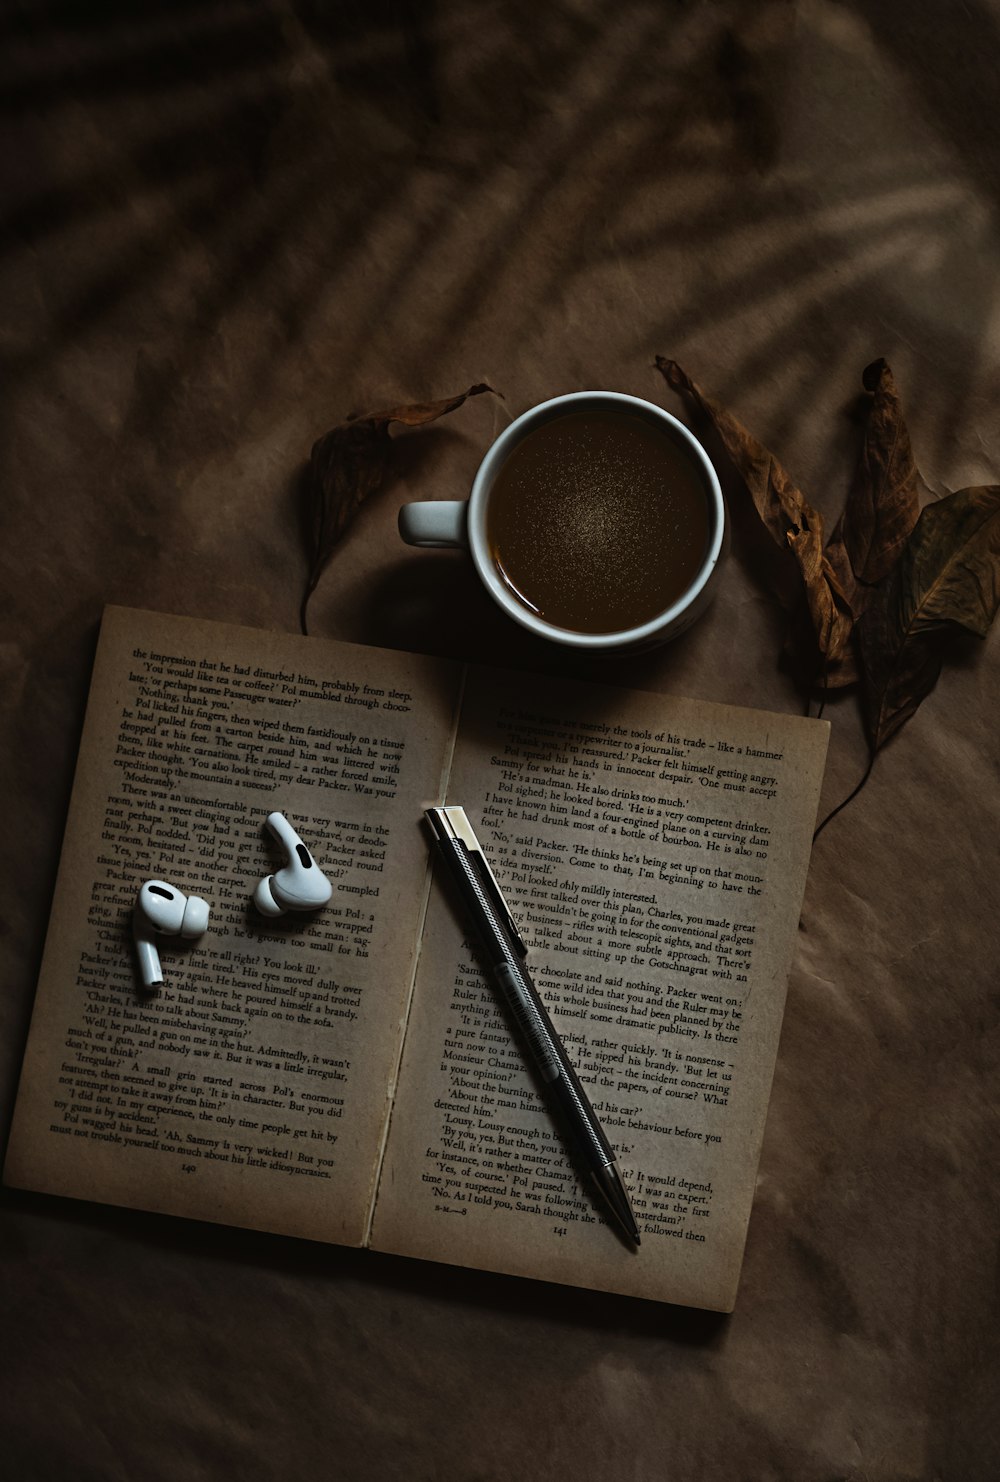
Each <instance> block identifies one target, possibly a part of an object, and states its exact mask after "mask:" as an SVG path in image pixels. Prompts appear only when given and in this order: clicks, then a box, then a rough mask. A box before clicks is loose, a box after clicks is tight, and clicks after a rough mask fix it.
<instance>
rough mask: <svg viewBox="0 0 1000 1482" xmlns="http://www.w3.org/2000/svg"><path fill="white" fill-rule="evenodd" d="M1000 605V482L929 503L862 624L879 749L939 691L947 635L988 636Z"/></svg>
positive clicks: (869, 705) (868, 702)
mask: <svg viewBox="0 0 1000 1482" xmlns="http://www.w3.org/2000/svg"><path fill="white" fill-rule="evenodd" d="M998 605H1000V485H991V486H989V487H979V488H972V489H961V490H959V492H958V493H957V494H949V495H947V496H946V497H945V498H944V499H940V500H938V501H937V503H936V504H929V505H928V506H927V507H926V509H925V510H924V511H923V513H922V514H921V516H920V518H919V520H918V521H917V524H916V526H915V528H914V530H913V533H912V535H911V536H910V538H909V540H908V541H907V543H906V545H905V546H904V548H903V553H902V555H901V557H900V559H899V561H898V563H897V565H896V566H895V568H894V569H893V571H892V573H891V575H890V576H889V578H888V580H887V581H886V582H885V584H884V585H883V586H882V587H880V588H878V589H877V590H876V591H875V592H874V593H873V594H872V595H871V596H870V598H869V602H868V608H867V611H866V612H865V615H864V617H863V618H862V619H861V622H860V623H859V624H858V636H859V640H860V644H861V653H862V657H863V659H864V666H865V697H866V708H867V712H868V723H869V729H870V733H871V743H872V751H873V753H874V752H876V751H878V750H879V748H880V747H882V746H884V745H885V743H886V741H888V739H889V737H890V736H892V735H894V734H895V732H896V731H898V730H899V728H900V727H901V726H902V725H904V724H905V723H906V721H908V720H909V718H910V716H911V715H912V714H913V713H914V711H915V710H916V709H917V707H918V706H919V704H920V702H921V701H922V700H923V699H924V698H925V697H926V696H927V695H928V694H929V693H930V691H931V690H932V689H933V687H934V684H935V683H936V681H937V677H938V674H939V673H940V671H941V662H942V659H943V657H944V651H945V649H946V647H947V643H948V640H949V638H951V637H954V636H955V634H956V633H957V632H958V630H959V629H965V630H966V631H968V632H970V633H975V634H978V636H979V637H980V638H984V637H985V636H986V633H987V631H988V629H989V626H990V624H991V622H992V621H993V618H994V615H995V614H996V610H997V607H998Z"/></svg>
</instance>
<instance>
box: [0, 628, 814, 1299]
mask: <svg viewBox="0 0 1000 1482" xmlns="http://www.w3.org/2000/svg"><path fill="white" fill-rule="evenodd" d="M826 739H827V727H826V725H825V724H824V723H821V722H815V721H805V720H796V719H793V718H788V717H779V716H771V715H767V714H762V713H758V712H749V711H740V710H733V709H725V708H723V707H718V706H711V705H703V704H697V703H694V702H689V701H680V700H669V699H664V698H663V697H658V696H651V695H643V694H639V693H634V692H625V691H618V690H612V689H607V688H604V687H601V686H581V685H572V684H562V685H554V684H552V683H551V682H550V681H539V680H532V679H530V678H529V677H527V676H523V675H514V674H507V673H502V672H492V671H488V670H481V669H476V668H475V667H473V668H472V669H470V670H468V671H467V672H463V671H460V670H459V669H457V668H456V667H455V666H453V665H449V664H445V663H440V662H436V661H433V660H427V659H421V658H419V657H417V656H414V655H406V654H396V653H388V652H381V651H377V650H366V649H359V648H355V647H352V646H349V645H344V644H316V643H311V642H307V641H305V640H299V639H295V638H279V637H276V636H275V635H267V634H257V633H254V632H252V631H249V630H239V629H231V628H225V627H221V626H219V625H214V624H206V623H192V622H189V621H186V620H183V619H172V618H160V617H156V616H154V615H151V614H142V613H130V612H127V611H125V610H122V609H111V610H110V611H109V613H108V615H107V617H106V619H105V625H104V630H103V633H102V639H101V645H100V649H99V653H98V659H97V664H96V669H95V674H94V681H93V687H92V692H91V700H90V705H89V709H88V716H87V723H86V727H85V732H84V737H83V742H82V746H81V753H80V761H79V766H78V773H77V784H76V787H75V789H74V796H73V803H72V807H71V811H70V818H69V823H68V826H67V832H66V840H65V845H64V850H63V858H62V862H61V866H60V873H59V882H58V886H57V890H56V903H55V908H54V911H53V918H52V924H51V928H50V932H49V943H48V947H47V951H46V955H45V959H44V962H43V965H42V972H41V979H40V984H39V991H38V1001H37V1008H36V1013H35V1017H34V1020H33V1023H32V1029H31V1035H30V1040H29V1046H28V1052H27V1057H26V1061H25V1068H24V1073H23V1077H22V1090H21V1094H20V1096H19V1100H18V1104H17V1109H16V1115H15V1123H14V1132H13V1136H12V1139H11V1146H10V1150H9V1154H8V1159H7V1165H6V1170H5V1177H6V1179H7V1181H8V1182H10V1183H12V1184H15V1185H20V1186H22V1187H28V1188H36V1189H42V1190H46V1191H49V1192H58V1193H62V1194H70V1195H75V1196H77V1197H86V1198H90V1199H97V1200H102V1201H105V1202H108V1203H117V1204H124V1205H129V1206H133V1207H139V1208H148V1209H154V1210H159V1211H164V1212H167V1213H172V1214H178V1215H187V1216H191V1217H197V1218H201V1219H208V1220H214V1221H222V1222H227V1223H232V1224H239V1225H247V1226H250V1227H251V1228H257V1229H264V1230H272V1231H277V1232H282V1233H287V1234H293V1235H300V1236H308V1237H310V1238H312V1239H318V1240H325V1241H329V1242H334V1243H341V1244H354V1245H359V1244H363V1243H366V1242H367V1241H368V1239H369V1231H370V1230H371V1232H372V1233H371V1241H372V1243H373V1244H374V1245H375V1246H377V1247H380V1248H385V1249H389V1250H393V1251H396V1252H398V1253H401V1254H407V1255H419V1256H423V1257H431V1258H436V1259H441V1260H447V1261H452V1262H455V1263H458V1264H464V1265H480V1266H484V1267H488V1268H491V1269H496V1270H501V1271H508V1272H511V1273H513V1274H516V1275H521V1276H535V1277H544V1278H547V1279H550V1280H556V1281H565V1282H570V1283H574V1284H578V1285H586V1286H591V1287H596V1288H604V1289H608V1290H612V1291H621V1292H628V1293H631V1294H633V1295H636V1296H643V1297H655V1298H659V1299H660V1300H670V1301H675V1302H685V1303H688V1304H690V1305H694V1306H707V1307H719V1308H722V1309H723V1310H727V1309H728V1308H730V1307H731V1306H732V1303H733V1300H734V1299H735V1292H736V1283H737V1279H738V1274H739V1267H740V1259H741V1254H742V1247H743V1239H744V1234H745V1230H746V1222H747V1218H748V1216H749V1211H750V1204H751V1199H752V1191H753V1181H754V1174H755V1170H756V1164H757V1158H758V1154H759V1150H760V1140H761V1134H762V1128H763V1120H764V1114H765V1111H766V1106H767V1098H768V1091H769V1087H770V1079H771V1073H772V1068H773V1064H774V1057H775V1053H776V1047H777V1037H778V1032H779V1028H780V1023H781V1012H782V1006H783V1002H784V990H785V982H786V978H787V973H788V967H789V961H790V955H791V951H792V944H793V942H794V935H795V926H796V921H797V914H798V909H799V904H800V901H801V894H802V889H803V884H804V880H805V872H806V867H807V862H808V854H809V838H810V831H811V828H812V824H813V820H814V816H815V808H816V797H817V793H818V788H819V783H820V779H821V776H822V766H823V758H824V755H825V750H826ZM440 798H444V799H448V800H451V801H461V802H463V803H464V804H465V805H466V806H469V807H470V811H471V813H472V815H473V817H474V818H476V819H477V820H478V822H479V824H480V826H481V828H482V837H483V840H484V842H486V841H488V843H489V847H490V848H491V852H492V854H493V857H494V860H495V867H496V869H497V871H498V873H499V875H500V876H501V878H502V879H503V878H505V879H506V881H507V884H508V887H509V891H510V897H511V900H512V901H514V902H517V907H516V909H518V911H519V913H523V922H524V927H525V930H526V932H527V933H529V934H530V939H531V940H532V942H533V943H534V951H533V953H532V965H533V970H534V971H536V972H537V975H538V985H539V989H540V991H541V992H542V995H543V997H544V999H545V1000H546V1002H547V1004H548V1005H549V1007H550V1010H551V1012H552V1015H553V1018H554V1021H555V1023H556V1027H557V1030H558V1031H559V1032H560V1033H561V1034H562V1035H563V1036H565V1040H566V1044H567V1046H568V1047H569V1049H570V1054H571V1058H572V1059H573V1060H574V1063H575V1064H576V1066H577V1068H578V1070H579V1073H580V1075H581V1077H582V1078H583V1080H584V1082H585V1083H586V1084H587V1085H588V1086H589V1088H590V1094H591V1099H592V1101H593V1102H594V1107H595V1111H596V1112H597V1113H598V1116H599V1117H600V1118H601V1120H602V1123H603V1124H604V1125H605V1129H606V1131H607V1132H608V1135H609V1137H610V1140H611V1142H612V1145H613V1146H614V1147H615V1148H616V1151H617V1153H618V1156H619V1160H620V1162H621V1163H622V1165H623V1168H624V1171H625V1175H626V1180H627V1182H628V1184H629V1186H630V1187H631V1189H632V1191H633V1194H634V1197H635V1204H636V1212H637V1216H638V1222H639V1225H640V1229H641V1230H642V1231H643V1235H644V1241H643V1246H642V1251H641V1254H638V1255H637V1254H636V1253H634V1252H632V1251H631V1250H627V1249H625V1248H624V1247H623V1245H622V1242H621V1241H620V1240H619V1239H618V1237H617V1236H616V1235H615V1234H614V1232H613V1230H612V1229H611V1227H610V1226H609V1225H608V1223H607V1221H606V1220H605V1219H604V1218H603V1216H602V1211H601V1210H600V1208H599V1207H598V1208H595V1201H594V1197H593V1193H592V1191H591V1190H590V1189H589V1188H588V1187H586V1186H581V1185H580V1184H579V1183H578V1181H577V1178H576V1176H575V1174H574V1171H573V1168H572V1165H571V1162H570V1160H569V1158H568V1157H567V1154H566V1150H565V1148H564V1146H563V1144H562V1140H561V1136H560V1133H559V1130H558V1127H557V1126H556V1125H554V1123H553V1121H552V1117H551V1108H549V1107H548V1106H547V1105H546V1103H545V1100H544V1097H543V1096H540V1095H539V1090H538V1088H537V1087H536V1086H535V1085H534V1084H533V1082H532V1078H531V1075H530V1073H529V1072H528V1071H527V1070H526V1069H525V1065H524V1060H523V1056H522V1052H521V1049H520V1047H519V1045H518V1043H517V1040H516V1036H514V1035H512V1033H511V1030H510V1026H508V1025H507V1024H506V1023H505V1022H504V1019H503V1016H502V1015H501V1013H500V1012H499V1010H498V1008H497V1007H496V1004H495V1002H494V1000H493V998H492V994H491V989H490V987H489V984H488V982H487V981H486V980H485V979H484V978H483V975H482V972H481V970H480V968H479V966H478V965H477V963H476V961H475V959H474V956H473V954H472V953H471V952H470V950H469V946H468V943H467V942H466V941H465V939H464V933H465V932H466V931H467V930H468V924H467V923H465V924H463V923H461V922H457V921H456V920H455V919H454V918H453V915H452V911H451V907H450V905H449V903H448V901H447V899H446V897H445V894H444V893H443V892H442V891H441V890H440V889H436V890H434V891H433V893H432V896H431V906H430V913H429V916H428V918H427V920H426V923H425V922H424V910H425V905H426V902H427V897H428V843H427V838H426V836H425V835H424V834H423V833H422V831H421V828H420V820H421V817H422V813H423V809H424V807H426V806H427V805H428V804H429V803H432V802H435V801H437V800H439V799H440ZM474 800H479V806H478V807H477V806H476V805H475V801H474ZM274 810H278V811H282V812H285V813H287V815H288V817H289V819H290V821H292V822H293V824H294V826H295V827H296V828H297V829H298V830H299V832H300V833H302V835H303V837H305V838H307V839H308V840H309V842H310V845H311V847H312V848H313V851H314V853H315V855H316V857H317V860H318V862H319V863H320V866H321V867H322V868H324V869H325V870H326V871H328V872H329V875H330V878H331V879H332V881H333V885H334V893H333V897H332V900H331V902H330V904H329V905H328V906H327V907H325V908H324V910H323V911H322V912H321V913H319V914H316V915H296V914H289V915H288V916H287V917H284V918H281V919H279V920H275V919H268V918H263V917H261V916H260V915H259V914H258V913H257V912H256V910H255V909H254V908H253V907H252V906H251V905H250V904H249V897H250V896H251V895H252V892H253V888H254V886H255V884H256V881H257V879H258V878H260V877H261V876H262V875H264V874H267V873H270V872H271V871H272V870H273V869H275V868H278V867H280V865H281V864H282V863H283V860H282V859H281V858H280V857H278V858H277V859H276V858H275V857H274V849H273V847H272V846H271V844H270V843H269V836H266V835H262V828H261V825H262V823H263V820H264V819H265V818H266V816H267V814H268V813H270V812H272V811H274ZM150 877H154V878H165V879H167V880H168V881H169V883H170V884H171V885H173V886H175V887H177V888H180V889H181V890H184V891H186V892H189V893H201V894H204V895H206V896H207V897H208V898H209V899H210V900H211V902H212V905H213V917H212V921H211V924H210V930H209V932H208V933H206V935H205V938H204V939H203V940H201V941H200V942H199V943H197V944H196V945H193V944H184V943H182V942H180V940H179V939H170V938H166V939H163V940H162V942H161V943H160V945H161V947H162V955H163V966H164V983H163V986H162V988H160V989H159V990H158V991H157V992H155V993H153V994H147V993H145V992H144V991H143V990H142V989H141V988H140V987H138V986H137V982H136V976H135V964H134V961H133V952H132V951H131V950H130V943H129V941H128V936H129V932H130V929H131V915H130V910H131V906H132V903H133V901H134V898H135V894H136V892H137V890H138V887H139V885H140V884H141V883H142V881H143V880H144V879H147V878H150ZM172 949H173V950H172ZM418 963H419V972H418V975H417V980H416V988H415V989H414V981H415V978H414V974H415V970H416V969H417V966H418ZM404 1045H405V1055H404V1056H403V1061H402V1066H403V1068H402V1080H401V1083H400V1087H399V1091H398V1094H397V1070H398V1068H399V1065H400V1057H401V1053H402V1051H403V1047H404ZM383 1154H385V1162H384V1166H383Z"/></svg>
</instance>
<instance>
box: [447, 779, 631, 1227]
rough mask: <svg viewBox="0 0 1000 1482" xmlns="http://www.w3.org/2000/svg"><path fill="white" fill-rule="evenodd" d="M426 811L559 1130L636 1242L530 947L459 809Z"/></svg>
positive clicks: (613, 1163) (608, 1150)
mask: <svg viewBox="0 0 1000 1482" xmlns="http://www.w3.org/2000/svg"><path fill="white" fill-rule="evenodd" d="M426 816H427V820H428V822H429V824H430V826H431V829H432V831H433V833H434V837H435V840H436V841H437V845H438V848H439V850H440V852H441V856H442V858H443V859H444V860H445V861H446V863H447V865H448V867H449V869H450V871H451V873H452V876H453V877H454V880H455V883H456V886H457V888H458V890H459V892H460V894H461V896H462V900H463V903H464V904H465V906H466V908H467V910H468V912H469V914H470V915H471V917H472V920H473V922H474V924H475V926H476V929H477V931H478V933H479V936H480V939H481V941H482V945H483V948H484V951H485V953H486V957H487V961H488V964H489V969H490V973H491V975H492V977H493V981H494V983H495V984H496V986H497V988H498V989H499V992H500V994H501V996H502V998H503V1001H504V1003H505V1004H506V1005H507V1007H508V1009H509V1010H510V1012H511V1015H512V1016H513V1018H514V1021H515V1023H516V1024H517V1026H518V1028H519V1030H520V1031H521V1034H522V1036H523V1038H524V1041H525V1044H526V1045H527V1047H528V1050H529V1051H530V1053H531V1057H532V1059H533V1061H534V1062H535V1065H536V1067H537V1069H538V1071H539V1074H540V1075H541V1077H542V1080H543V1081H544V1082H545V1085H546V1090H547V1092H548V1093H549V1096H550V1098H551V1099H552V1100H553V1101H554V1102H555V1104H556V1107H557V1109H558V1110H559V1112H560V1113H561V1119H562V1122H563V1125H564V1127H565V1130H566V1132H567V1133H568V1135H569V1136H570V1137H571V1138H572V1140H573V1142H574V1144H575V1145H576V1147H577V1149H578V1151H579V1154H580V1158H581V1160H582V1162H583V1164H584V1166H585V1167H586V1169H587V1172H588V1173H589V1175H590V1177H591V1178H592V1179H593V1181H594V1184H595V1187H596V1189H597V1191H598V1193H599V1194H600V1196H601V1198H602V1200H603V1202H604V1204H605V1206H606V1207H607V1208H608V1209H609V1210H610V1211H611V1213H612V1214H613V1216H614V1218H615V1221H616V1223H617V1224H618V1226H619V1227H620V1228H621V1230H622V1231H623V1232H624V1233H625V1235H626V1236H627V1237H628V1239H629V1240H630V1241H632V1243H633V1244H635V1245H638V1244H639V1227H638V1225H637V1224H636V1221H635V1215H634V1214H633V1212H632V1206H631V1204H630V1202H629V1197H628V1192H627V1190H626V1188H625V1184H624V1181H623V1179H622V1176H621V1170H620V1168H619V1167H618V1161H617V1159H616V1157H615V1154H614V1150H613V1149H612V1147H611V1145H610V1144H609V1142H608V1140H607V1138H606V1137H605V1135H604V1129H603V1128H602V1127H601V1124H600V1123H599V1122H598V1120H597V1117H596V1115H595V1113H594V1109H593V1107H592V1106H591V1104H590V1102H589V1100H588V1099H587V1093H586V1092H585V1091H584V1089H583V1086H582V1085H581V1084H580V1081H579V1079H578V1077H577V1074H576V1071H575V1070H574V1069H573V1066H572V1065H571V1063H570V1061H569V1058H568V1056H567V1054H566V1051H565V1049H564V1048H563V1045H562V1041H561V1040H560V1039H559V1036H558V1035H557V1033H556V1031H555V1028H554V1026H553V1024H552V1020H551V1019H550V1018H549V1016H548V1013H547V1012H546V1009H545V1005H544V1004H543V1003H542V1000H541V999H540V998H539V996H538V991H537V989H536V988H535V985H534V983H533V982H532V981H531V978H530V977H529V976H528V972H527V969H526V968H525V966H524V962H523V958H524V957H525V956H526V954H527V950H528V949H527V947H526V946H525V943H524V941H523V939H522V937H521V934H520V932H519V931H518V929H517V926H516V925H515V923H514V918H513V916H512V915H511V912H510V909H509V907H508V906H507V902H506V901H505V900H504V896H503V892H502V890H501V889H500V886H499V884H498V883H497V880H496V877H495V876H494V874H493V871H492V870H491V869H490V867H489V864H488V863H487V860H486V856H485V855H484V853H483V849H482V845H481V844H480V842H479V840H478V839H477V837H476V834H475V832H474V830H473V828H472V825H471V824H470V823H469V820H468V818H467V816H466V813H465V809H464V808H461V807H458V806H451V807H447V808H428V809H427V810H426Z"/></svg>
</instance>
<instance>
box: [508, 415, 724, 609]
mask: <svg viewBox="0 0 1000 1482" xmlns="http://www.w3.org/2000/svg"><path fill="white" fill-rule="evenodd" d="M486 539H487V543H488V545H489V550H490V556H491V558H492V560H493V563H494V565H495V567H496V569H497V572H498V573H499V576H500V579H501V581H502V582H503V583H504V585H505V586H506V588H507V589H508V591H510V592H511V593H512V594H513V595H514V597H515V598H516V599H517V601H518V602H521V603H523V604H524V606H525V607H527V608H528V609H529V610H530V611H531V612H533V613H535V614H536V616H537V617H539V618H540V619H541V620H542V621H543V622H546V623H551V624H552V625H553V626H555V627H557V628H566V629H569V630H571V631H573V632H577V633H621V632H624V631H626V630H628V629H631V628H637V627H640V626H641V625H642V624H644V623H647V622H649V621H650V620H651V619H652V618H655V617H656V616H657V614H658V613H661V612H664V611H665V610H666V609H667V608H669V607H670V606H671V605H672V604H673V603H674V602H676V601H677V600H678V599H679V598H680V597H682V596H683V594H684V593H685V592H686V591H687V589H688V588H689V587H690V585H691V583H692V582H693V581H694V579H695V577H696V576H697V574H698V569H699V567H700V566H701V563H702V561H703V560H704V557H705V551H706V549H707V547H708V540H709V507H708V493H707V490H706V487H705V478H704V473H703V470H702V468H701V466H700V465H699V464H698V463H697V462H696V460H695V459H694V458H693V457H692V456H691V454H690V453H689V452H688V450H687V448H686V447H685V446H683V445H682V444H681V443H680V442H679V441H678V440H677V439H676V438H675V437H674V436H672V434H671V431H670V430H669V429H666V428H663V427H662V426H661V425H660V424H659V423H658V422H653V421H649V420H647V418H645V417H643V416H639V415H636V414H635V413H634V412H632V411H619V410H617V409H613V410H611V409H606V408H603V407H598V408H594V409H592V410H588V411H576V412H570V413H568V414H565V415H563V416H554V417H552V418H550V419H549V420H548V421H546V422H541V423H540V424H539V425H538V426H537V427H535V428H534V429H533V430H532V431H530V432H528V433H527V434H526V435H525V436H524V437H523V438H522V439H521V441H520V442H519V443H518V444H517V446H516V447H515V448H514V449H513V450H512V451H511V453H510V454H509V455H508V457H507V458H506V460H505V462H504V464H503V466H502V468H501V469H500V470H499V472H498V473H497V475H496V477H495V478H494V480H493V486H492V488H491V490H490V498H489V505H488V508H487V511H486Z"/></svg>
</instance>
